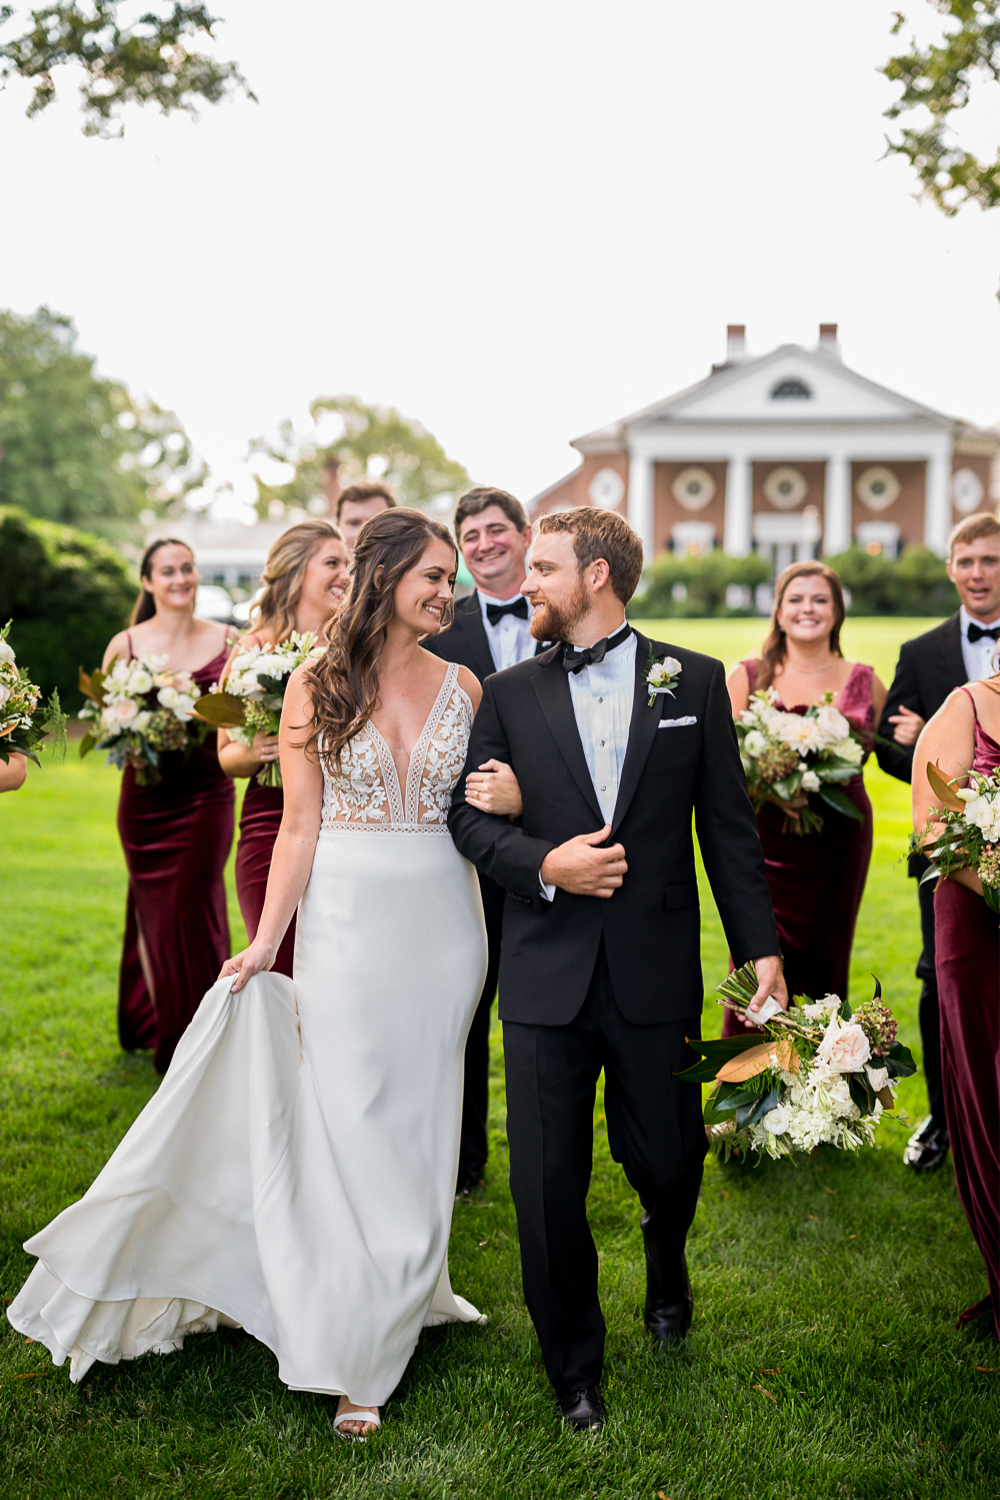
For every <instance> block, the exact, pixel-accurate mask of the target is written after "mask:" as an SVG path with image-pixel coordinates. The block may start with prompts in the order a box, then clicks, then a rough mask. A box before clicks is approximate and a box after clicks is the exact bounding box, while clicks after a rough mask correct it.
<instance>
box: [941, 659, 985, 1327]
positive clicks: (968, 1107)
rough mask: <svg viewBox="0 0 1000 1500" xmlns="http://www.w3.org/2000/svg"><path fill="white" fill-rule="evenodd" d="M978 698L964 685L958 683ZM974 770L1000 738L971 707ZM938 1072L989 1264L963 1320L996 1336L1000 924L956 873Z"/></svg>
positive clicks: (948, 889)
mask: <svg viewBox="0 0 1000 1500" xmlns="http://www.w3.org/2000/svg"><path fill="white" fill-rule="evenodd" d="M959 691H960V692H963V693H966V694H967V695H968V697H969V698H970V699H972V711H973V713H974V714H975V712H976V703H975V699H974V698H973V695H972V693H970V692H969V690H968V688H960V689H959ZM974 733H975V751H974V754H973V760H972V769H973V770H974V771H982V772H983V773H984V774H985V775H991V774H993V773H994V772H995V771H997V770H1000V745H998V744H997V742H996V740H994V739H993V738H992V737H991V736H990V735H988V734H987V733H986V731H985V730H984V729H983V727H982V725H981V724H980V722H979V716H978V714H976V719H975V726H974ZM934 931H935V935H936V940H937V941H936V958H935V963H936V968H937V982H938V996H939V999H940V1004H941V1071H942V1079H943V1083H944V1108H945V1116H946V1118H947V1121H948V1138H949V1140H950V1142H951V1154H952V1160H953V1161H954V1164H955V1183H956V1186H957V1188H958V1196H959V1198H960V1199H961V1202H962V1208H963V1209H964V1210H965V1217H966V1218H967V1219H968V1221H969V1228H970V1229H971V1230H972V1234H973V1238H974V1239H975V1241H976V1244H977V1245H978V1246H979V1251H980V1254H981V1255H982V1257H983V1262H984V1264H985V1266H986V1278H987V1282H988V1285H989V1296H988V1297H986V1298H985V1299H984V1300H983V1301H982V1302H980V1303H977V1304H976V1305H975V1306H974V1307H970V1308H968V1309H967V1310H966V1312H964V1313H963V1314H962V1317H961V1318H960V1320H959V1321H960V1322H963V1321H968V1320H970V1319H971V1318H973V1317H976V1316H977V1315H978V1314H979V1313H981V1312H986V1311H990V1312H991V1313H992V1316H993V1324H994V1327H995V1329H996V1332H997V1336H998V1337H1000V924H998V921H997V915H996V913H995V912H992V911H990V909H989V907H988V906H987V905H986V902H985V901H984V900H983V898H982V896H978V895H977V894H976V892H975V891H970V890H969V889H968V887H966V886H964V885H959V883H958V881H956V880H942V881H941V882H940V883H939V885H938V887H937V890H936V891H935V892H934Z"/></svg>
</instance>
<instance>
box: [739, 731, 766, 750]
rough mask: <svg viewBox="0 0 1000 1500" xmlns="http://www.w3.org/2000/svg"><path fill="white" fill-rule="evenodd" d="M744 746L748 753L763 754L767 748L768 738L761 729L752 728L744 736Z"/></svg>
mask: <svg viewBox="0 0 1000 1500" xmlns="http://www.w3.org/2000/svg"><path fill="white" fill-rule="evenodd" d="M743 748H744V750H745V751H746V753H747V754H748V755H763V753H764V751H765V750H766V749H767V740H766V739H765V738H764V736H763V735H762V734H761V732H760V730H759V729H751V731H750V733H749V734H748V735H746V736H745V737H744V740H743Z"/></svg>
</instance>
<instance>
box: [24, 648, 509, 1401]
mask: <svg viewBox="0 0 1000 1500" xmlns="http://www.w3.org/2000/svg"><path fill="white" fill-rule="evenodd" d="M457 675H458V668H457V667H455V666H450V667H449V669H448V672H447V675H446V677H445V681H444V683H443V685H442V688H441V691H440V693H439V695H438V698H437V701H436V702H435V705H434V708H433V709H432V711H431V714H430V717H429V718H428V720H427V724H426V725H425V728H424V732H423V734H422V736H421V738H420V740H419V742H418V744H417V746H416V747H415V748H414V751H413V755H412V757H411V760H410V770H409V774H408V776H407V779H406V786H405V788H401V787H400V786H399V783H398V779H397V776H396V771H395V767H394V764H393V761H392V756H391V754H390V752H389V749H388V746H387V745H386V744H385V741H384V740H383V739H382V737H381V735H379V733H378V731H377V730H376V729H375V727H374V725H368V726H367V727H366V729H365V730H364V731H363V732H362V734H360V735H359V736H357V737H356V738H355V739H354V740H353V741H352V742H351V743H350V745H349V746H348V748H347V750H346V751H345V753H344V757H343V769H342V773H341V774H340V775H339V776H328V775H326V774H325V773H324V783H325V784H324V798H323V819H322V827H321V831H320V835H319V839H318V842H317V847H316V854H315V858H314V861H313V868H312V874H311V876H310V879H309V884H308V886H307V887H306V890H305V893H304V895H303V897H302V901H301V903H300V906H299V914H298V926H297V936H296V946H295V978H294V980H289V979H287V978H285V977H284V976H282V975H280V974H261V975H258V976H257V977H256V978H254V979H252V980H251V981H250V983H249V984H248V985H247V987H246V989H244V990H243V991H242V992H241V993H239V994H236V995H234V994H232V992H231V990H230V985H231V980H229V979H224V980H220V981H218V983H216V984H215V985H214V986H213V988H212V989H211V990H209V992H208V994H207V995H206V996H205V998H204V1000H203V1001H202V1003H201V1005H200V1006H199V1008H198V1010H197V1012H196V1014H195V1017H194V1020H193V1021H192V1022H191V1025H190V1026H189V1027H188V1029H187V1031H186V1032H185V1034H184V1036H183V1038H182V1039H181V1042H180V1044H179V1046H178V1048H177V1051H176V1053H175V1055H174V1059H173V1061H172V1063H171V1066H170V1069H169V1071H168V1073H167V1075H166V1077H165V1078H164V1080H163V1083H162V1084H161V1085H160V1088H159V1091H158V1092H157V1094H156V1095H155V1096H154V1097H153V1099H152V1100H151V1101H150V1103H149V1104H148V1105H147V1106H146V1108H145V1109H144V1110H143V1112H142V1114H141V1115H140V1116H139V1118H138V1119H137V1120H136V1122H135V1124H134V1125H133V1126H132V1128H131V1130H129V1132H128V1134H127V1135H126V1136H125V1138H124V1140H123V1141H122V1142H121V1144H120V1146H119V1147H118V1149H117V1150H116V1151H115V1153H114V1155H113V1156H112V1157H111V1159H110V1161H109V1162H108V1164H107V1166H106V1167H105V1168H104V1170H103V1171H102V1172H101V1174H100V1176H99V1177H98V1178H97V1180H96V1181H95V1182H94V1184H93V1186H92V1187H91V1188H90V1189H89V1191H88V1192H87V1193H86V1195H85V1196H84V1197H83V1198H82V1199H81V1200H80V1201H79V1202H78V1203H74V1204H72V1205H71V1206H70V1207H69V1208H67V1209H66V1210H64V1212H63V1213H61V1214H60V1215H59V1216H58V1218H56V1219H55V1220H53V1222H52V1223H51V1224H49V1225H48V1226H47V1227H46V1228H45V1229H43V1230H42V1231H41V1233H39V1234H36V1235H35V1236H34V1237H33V1238H32V1239H30V1240H29V1241H27V1243H26V1245H25V1249H26V1250H28V1251H29V1252H30V1253H31V1254H33V1255H36V1256H38V1264H37V1265H36V1266H35V1268H34V1270H33V1271H32V1272H31V1275H30V1276H29V1278H28V1280H27V1281H26V1283H25V1285H24V1286H23V1288H22V1289H21V1291H20V1293H19V1294H18V1296H17V1297H16V1298H15V1300H14V1302H13V1303H12V1305H11V1307H10V1308H9V1310H8V1316H9V1318H10V1321H11V1322H12V1323H13V1325H14V1327H15V1328H17V1329H19V1330H20V1331H21V1332H22V1333H24V1334H25V1335H27V1336H28V1337H30V1338H33V1339H36V1340H38V1341H39V1342H40V1343H43V1344H45V1345H46V1346H47V1347H48V1348H49V1350H50V1352H51V1354H52V1358H53V1360H54V1361H55V1362H56V1363H57V1364H61V1363H63V1362H64V1361H65V1360H66V1359H67V1358H68V1359H69V1360H70V1373H71V1378H72V1379H74V1380H80V1379H82V1377H83V1376H84V1374H85V1373H86V1371H87V1370H88V1369H89V1368H90V1366H91V1365H92V1364H93V1362H94V1361H95V1360H102V1361H105V1362H107V1363H111V1364H114V1363H117V1361H118V1360H119V1359H128V1358H132V1357H134V1356H136V1355H139V1354H143V1353H146V1352H157V1353H167V1352H169V1351H170V1350H171V1349H175V1348H179V1347H180V1346H181V1344H182V1343H183V1340H184V1338H185V1336H186V1335H187V1334H189V1333H194V1332H200V1331H202V1330H205V1329H212V1328H215V1327H217V1326H218V1325H219V1324H229V1325H240V1326H242V1327H243V1328H245V1329H246V1330H247V1331H248V1332H249V1333H251V1334H253V1336H254V1337H255V1338H258V1339H260V1340H261V1342H262V1343H264V1344H266V1345H267V1346H268V1348H270V1349H271V1350H273V1352H274V1353H275V1355H276V1356H277V1359H278V1371H279V1375H280V1377H281V1379H282V1380H283V1381H284V1382H285V1383H286V1384H287V1385H289V1386H290V1387H292V1388H293V1389H296V1390H308V1391H317V1392H324V1393H329V1394H331V1395H338V1394H345V1395H347V1396H348V1398H349V1399H350V1400H351V1401H352V1402H354V1403H356V1404H359V1405H371V1406H375V1405H379V1404H381V1403H382V1402H384V1401H385V1400H386V1398H387V1397H388V1396H389V1395H390V1394H391V1393H392V1391H393V1389H394V1388H395V1386H396V1385H397V1384H398V1381H399V1379H400V1376H401V1375H402V1373H403V1370H404V1369H405V1367H406V1364H407V1361H408V1360H409V1358H410V1356H411V1354H412V1353H413V1349H414V1347H415V1345H416V1342H417V1339H418V1337H419V1333H420V1329H421V1327H422V1326H427V1325H428V1324H434V1323H442V1322H452V1321H463V1322H474V1321H482V1320H481V1318H480V1314H479V1313H478V1312H477V1310H476V1309H475V1308H474V1307H473V1306H472V1305H471V1304H470V1303H468V1302H466V1301H465V1300H464V1299H463V1298H461V1297H456V1296H455V1295H454V1294H453V1293H452V1290H451V1287H450V1284H449V1280H448V1263H447V1247H448V1233H449V1229H450V1226H451V1214H452V1206H453V1201H454V1191H455V1174H456V1169H457V1161H458V1144H459V1128H460V1123H461V1109H462V1070H463V1056H464V1050H465V1039H466V1034H467V1032H468V1029H469V1024H470V1022H471V1019H472V1015H473V1012H474V1010H475V1007H476V1003H477V1001H478V998H479V993H480V990H481V988H482V984H483V978H484V975H485V969H486V935H485V927H484V923H483V916H482V905H481V902H480V897H479V885H478V880H477V877H476V873H475V871H474V869H473V867H472V866H471V865H470V864H468V863H467V861H466V860H464V859H463V858H462V857H461V856H460V855H459V854H458V852H457V850H456V849H455V846H454V844H453V843H452V841H451V837H450V835H449V833H448V830H447V812H448V805H449V802H450V798H451V790H452V788H453V786H454V784H455V782H456V781H457V780H458V777H459V774H460V772H461V769H462V766H463V763H464V760H465V753H466V747H467V745H468V737H469V729H470V726H471V722H472V706H471V704H470V702H469V699H468V698H467V696H466V694H465V693H464V692H463V691H462V689H461V688H460V687H459V686H458V684H457Z"/></svg>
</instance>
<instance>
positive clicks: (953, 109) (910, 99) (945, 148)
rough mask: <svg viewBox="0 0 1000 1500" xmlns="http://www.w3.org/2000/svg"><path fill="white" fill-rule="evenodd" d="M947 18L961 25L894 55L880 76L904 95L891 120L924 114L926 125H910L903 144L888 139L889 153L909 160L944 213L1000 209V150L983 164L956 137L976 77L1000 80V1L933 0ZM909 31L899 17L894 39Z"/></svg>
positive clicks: (924, 194) (926, 195)
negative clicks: (967, 207) (957, 119)
mask: <svg viewBox="0 0 1000 1500" xmlns="http://www.w3.org/2000/svg"><path fill="white" fill-rule="evenodd" d="M929 3H930V4H932V5H933V6H934V7H935V9H936V10H938V11H940V13H941V14H942V15H943V16H947V17H949V18H950V19H951V20H953V21H955V22H956V23H957V24H956V25H955V26H954V27H953V28H952V29H951V30H949V31H946V32H945V34H944V37H943V39H942V41H941V42H940V43H937V44H934V45H932V46H929V47H918V45H917V43H916V41H915V40H914V41H912V42H911V45H910V50H909V51H908V52H904V53H901V54H900V55H899V56H897V57H890V59H889V61H888V62H887V63H886V65H885V67H884V68H883V69H882V72H883V73H884V74H885V76H886V77H887V78H889V79H891V80H892V81H893V82H894V83H902V85H903V92H902V95H901V96H900V98H899V99H897V100H896V102H895V104H893V105H892V106H891V107H890V108H889V109H887V110H886V116H887V117H888V118H889V119H890V120H897V119H899V117H900V115H904V114H908V113H909V112H910V111H911V110H915V109H919V108H921V107H922V108H924V109H926V110H927V111H928V113H929V115H930V123H929V124H928V125H926V126H923V127H921V126H916V127H913V126H906V127H904V128H903V130H902V133H901V135H900V137H899V139H898V140H889V141H888V147H889V153H890V154H892V155H896V156H905V157H906V159H907V161H909V162H910V164H911V166H912V167H913V168H914V170H915V171H916V173H917V177H918V178H919V181H920V185H921V187H920V196H921V197H922V198H929V199H930V200H931V202H932V203H935V204H936V205H937V207H938V208H940V209H941V211H942V212H943V213H946V214H948V215H949V216H951V215H953V214H956V213H957V212H958V210H959V209H960V208H961V207H962V205H963V203H978V204H979V206H980V208H995V207H996V206H997V204H998V203H1000V152H998V154H997V156H996V158H995V159H994V160H993V161H992V162H983V161H980V160H979V158H978V157H977V156H976V155H975V154H974V153H973V152H971V151H966V150H964V149H963V147H962V146H961V145H960V144H959V143H958V142H957V141H956V140H955V139H954V136H953V135H952V133H951V123H952V117H953V116H954V115H955V114H957V113H958V111H959V110H962V109H964V108H965V107H966V105H967V104H968V102H969V94H970V90H971V88H972V84H973V82H974V81H975V79H976V78H977V77H983V78H986V79H992V80H993V82H994V83H996V82H998V81H1000V0H929ZM905 25H906V17H905V16H904V15H902V13H901V12H899V11H897V12H896V24H895V25H894V27H893V29H892V34H893V36H898V35H899V33H900V31H901V30H902V28H903V27H904V26H905Z"/></svg>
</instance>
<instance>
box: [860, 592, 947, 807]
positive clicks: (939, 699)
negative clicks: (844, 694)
mask: <svg viewBox="0 0 1000 1500" xmlns="http://www.w3.org/2000/svg"><path fill="white" fill-rule="evenodd" d="M967 681H968V673H967V672H966V670H965V658H964V657H963V655H962V627H961V616H960V615H958V614H954V615H952V617H951V619H950V620H945V622H944V624H943V625H935V627H934V629H933V630H927V631H925V632H924V634H923V635H918V636H917V637H916V639H915V640H912V641H904V642H903V645H902V646H901V647H900V651H899V665H898V666H897V668H896V675H895V677H894V678H893V679H892V687H891V688H890V689H889V696H888V698H887V699H886V705H885V709H884V711H883V713H882V721H881V723H880V724H879V726H878V732H879V736H880V738H882V739H883V740H885V741H886V742H887V743H885V744H876V746H875V756H876V759H877V760H878V763H879V765H880V766H881V767H882V770H883V771H887V772H888V773H889V775H890V776H896V777H898V779H899V780H900V781H910V780H912V778H913V746H912V745H911V746H909V747H906V746H904V745H897V744H896V743H895V742H894V740H893V729H894V725H892V724H890V723H889V718H890V716H891V715H892V714H898V713H899V708H900V704H902V705H903V706H904V707H905V708H909V709H912V710H913V712H914V713H916V714H919V715H920V717H921V718H922V719H925V720H926V719H929V718H931V717H932V716H933V715H934V714H936V713H937V711H938V709H939V708H940V707H941V705H942V703H943V702H944V700H945V699H946V698H947V696H948V694H949V693H950V692H953V691H954V689H955V688H957V687H961V686H962V684H963V683H964V682H967Z"/></svg>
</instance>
